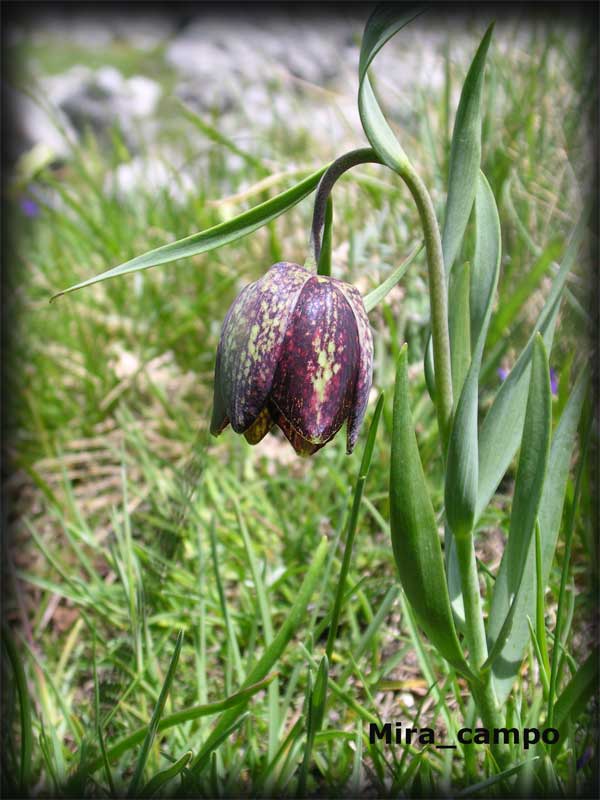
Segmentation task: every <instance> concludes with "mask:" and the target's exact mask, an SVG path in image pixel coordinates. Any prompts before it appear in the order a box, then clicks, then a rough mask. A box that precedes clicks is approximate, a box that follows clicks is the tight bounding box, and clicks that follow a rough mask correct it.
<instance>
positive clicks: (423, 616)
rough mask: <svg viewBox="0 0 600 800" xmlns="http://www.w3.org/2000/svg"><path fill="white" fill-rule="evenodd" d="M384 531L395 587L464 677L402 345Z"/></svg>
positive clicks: (396, 389)
mask: <svg viewBox="0 0 600 800" xmlns="http://www.w3.org/2000/svg"><path fill="white" fill-rule="evenodd" d="M390 529H391V535H392V547H393V550H394V558H395V560H396V565H397V567H398V572H399V575H400V582H401V583H402V587H403V589H404V591H405V593H406V596H407V598H408V600H409V602H410V604H411V606H412V608H413V610H414V612H415V616H416V617H417V619H418V621H419V624H420V625H421V627H422V628H423V630H424V631H425V633H426V634H427V636H428V637H429V639H430V640H431V642H432V643H433V644H434V645H435V647H436V648H437V649H438V650H439V652H440V653H441V654H442V655H443V656H444V658H445V659H446V660H447V661H449V662H450V663H451V664H452V665H453V666H454V667H455V668H456V669H458V670H460V671H462V672H463V673H464V672H468V667H467V665H466V662H465V659H464V656H463V653H462V650H461V647H460V644H459V641H458V637H457V635H456V630H455V628H454V621H453V619H452V611H451V609H450V600H449V598H448V590H447V587H446V575H445V573H444V562H443V557H442V548H441V545H440V539H439V535H438V530H437V525H436V521H435V514H434V511H433V506H432V504H431V499H430V497H429V493H428V490H427V485H426V483H425V475H424V473H423V466H422V464H421V457H420V455H419V448H418V445H417V439H416V436H415V431H414V427H413V421H412V416H411V413H410V407H409V400H408V350H407V346H406V345H404V347H403V348H402V350H401V353H400V360H399V363H398V370H397V373H396V388H395V392H394V416H393V427H392V452H391V470H390Z"/></svg>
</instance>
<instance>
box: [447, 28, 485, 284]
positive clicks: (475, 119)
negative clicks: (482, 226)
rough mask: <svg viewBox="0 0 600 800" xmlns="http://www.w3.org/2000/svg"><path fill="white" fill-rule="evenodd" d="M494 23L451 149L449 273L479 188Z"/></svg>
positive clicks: (468, 84) (471, 74)
mask: <svg viewBox="0 0 600 800" xmlns="http://www.w3.org/2000/svg"><path fill="white" fill-rule="evenodd" d="M493 28H494V25H493V23H492V25H490V26H489V28H488V29H487V31H486V32H485V34H484V36H483V39H482V40H481V43H480V45H479V47H478V48H477V52H476V53H475V56H474V58H473V61H472V63H471V66H470V67H469V71H468V73H467V77H466V78H465V82H464V84H463V88H462V92H461V95H460V101H459V104H458V110H457V112H456V120H455V122H454V130H453V132H452V146H451V150H450V165H449V172H448V200H447V201H446V215H445V218H444V229H443V231H442V249H443V251H444V265H445V267H446V274H447V275H449V274H450V270H451V269H452V265H453V264H454V261H455V259H456V256H457V255H458V251H459V249H460V245H461V242H462V240H463V236H464V234H465V229H466V227H467V222H468V221H469V217H470V216H471V209H472V207H473V201H474V199H475V192H476V190H477V178H478V175H479V165H480V162H481V97H482V92H483V71H484V67H485V59H486V56H487V51H488V48H489V46H490V40H491V38H492V30H493Z"/></svg>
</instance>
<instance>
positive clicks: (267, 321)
mask: <svg viewBox="0 0 600 800" xmlns="http://www.w3.org/2000/svg"><path fill="white" fill-rule="evenodd" d="M372 375H373V339H372V336H371V329H370V327H369V321H368V318H367V313H366V311H365V307H364V305H363V301H362V298H361V296H360V294H359V292H358V291H357V290H356V289H355V288H354V287H353V286H350V285H349V284H347V283H343V282H342V281H338V280H336V279H335V278H330V277H325V276H323V275H315V274H313V273H312V272H309V271H308V270H306V269H304V268H303V267H301V266H299V265H298V264H292V263H288V262H280V263H278V264H274V265H273V266H272V267H271V269H270V270H269V271H268V272H267V273H266V275H264V276H263V277H262V278H261V279H260V280H258V281H256V282H255V283H251V284H250V285H249V286H246V287H245V288H244V289H243V290H242V292H241V293H240V294H239V296H238V297H237V299H236V300H235V301H234V303H233V305H232V306H231V308H230V309H229V311H228V313H227V316H226V317H225V321H224V323H223V328H222V331H221V338H220V341H219V347H218V350H217V360H216V366H215V395H214V404H213V416H212V421H211V426H210V430H211V433H212V434H214V435H215V436H218V435H219V434H220V433H221V432H222V431H223V430H224V429H225V428H226V427H227V425H229V423H231V426H232V428H233V429H234V431H235V432H236V433H243V434H244V436H245V437H246V439H247V440H248V441H249V442H250V444H257V443H258V442H259V441H260V440H261V439H262V438H263V437H264V436H266V434H267V433H268V432H269V431H270V430H271V428H272V427H273V426H274V425H278V426H279V427H280V428H281V430H282V431H283V433H284V434H285V436H286V437H287V438H288V440H289V441H290V443H291V444H292V446H293V447H294V449H295V451H296V452H297V453H298V454H299V455H312V453H314V452H316V451H317V450H319V449H320V448H321V447H323V445H325V444H327V442H329V441H330V440H331V439H333V437H334V436H335V435H336V433H337V432H338V431H339V429H340V428H341V427H342V425H343V423H344V422H345V421H346V420H347V421H348V425H347V452H348V453H351V452H352V450H353V448H354V445H355V443H356V439H357V437H358V432H359V430H360V426H361V423H362V420H363V417H364V414H365V411H366V407H367V401H368V398H369V391H370V389H371V381H372Z"/></svg>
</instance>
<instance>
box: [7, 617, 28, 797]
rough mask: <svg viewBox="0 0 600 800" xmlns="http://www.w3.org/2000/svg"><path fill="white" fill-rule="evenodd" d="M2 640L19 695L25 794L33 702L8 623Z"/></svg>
mask: <svg viewBox="0 0 600 800" xmlns="http://www.w3.org/2000/svg"><path fill="white" fill-rule="evenodd" d="M2 642H3V644H4V647H5V648H6V652H7V654H8V658H9V660H10V664H11V667H12V671H13V680H14V685H15V686H16V689H17V695H18V697H19V720H20V724H21V758H20V762H19V788H20V790H21V792H22V793H23V796H25V795H27V794H28V793H29V791H30V789H31V786H30V779H31V756H32V753H33V736H32V730H33V729H32V723H31V702H30V699H29V690H28V688H27V678H26V677H25V670H24V669H23V664H22V662H21V657H20V656H19V653H18V652H17V648H16V646H15V642H14V640H13V637H12V633H11V632H10V630H9V628H8V626H7V625H3V626H2Z"/></svg>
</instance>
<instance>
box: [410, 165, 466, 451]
mask: <svg viewBox="0 0 600 800" xmlns="http://www.w3.org/2000/svg"><path fill="white" fill-rule="evenodd" d="M397 172H398V174H399V175H400V177H401V178H402V179H403V181H404V182H405V183H406V185H407V186H408V188H409V189H410V192H411V194H412V196H413V199H414V201H415V203H416V206H417V210H418V212H419V216H420V218H421V225H422V227H423V232H424V234H425V250H426V252H427V270H428V282H429V302H430V305H431V336H432V341H433V363H434V367H435V386H436V392H435V406H436V411H437V417H438V425H439V428H440V435H441V437H442V443H443V446H444V447H443V450H444V453H445V452H446V450H447V447H448V439H449V437H450V423H451V421H452V406H453V402H454V401H453V397H452V369H451V362H450V334H449V331H448V301H447V295H446V277H445V272H444V255H443V252H442V239H441V236H440V228H439V225H438V221H437V217H436V215H435V209H434V207H433V202H432V200H431V197H430V195H429V192H428V191H427V188H426V186H425V184H424V183H423V181H422V180H421V178H419V176H418V175H417V173H416V172H415V169H414V167H413V166H412V165H411V164H402V165H401V166H399V168H398V169H397Z"/></svg>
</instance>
